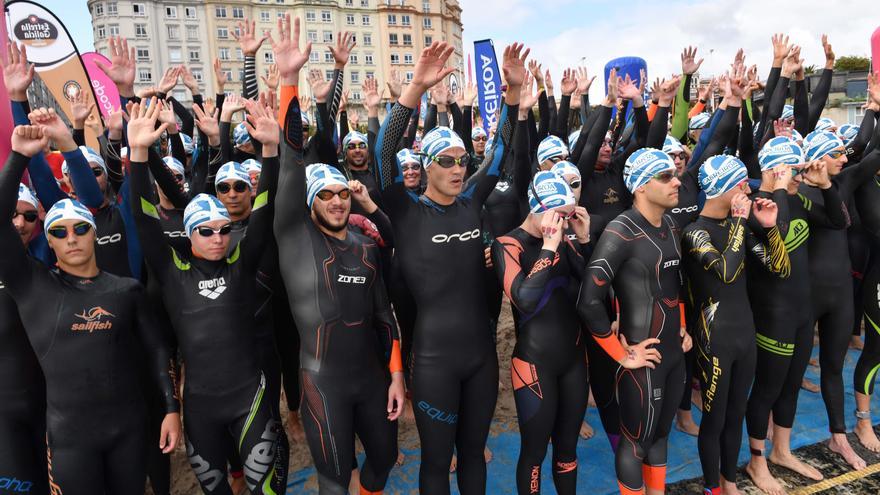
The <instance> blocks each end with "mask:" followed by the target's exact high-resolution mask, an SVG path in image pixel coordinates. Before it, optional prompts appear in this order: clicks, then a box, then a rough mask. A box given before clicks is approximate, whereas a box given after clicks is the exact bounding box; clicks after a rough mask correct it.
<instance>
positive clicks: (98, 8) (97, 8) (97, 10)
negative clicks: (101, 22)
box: [95, 3, 104, 17]
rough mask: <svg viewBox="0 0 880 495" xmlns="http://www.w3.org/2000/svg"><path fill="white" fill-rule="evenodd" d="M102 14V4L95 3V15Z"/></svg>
mask: <svg viewBox="0 0 880 495" xmlns="http://www.w3.org/2000/svg"><path fill="white" fill-rule="evenodd" d="M102 15H104V4H103V3H96V4H95V17H100V16H102Z"/></svg>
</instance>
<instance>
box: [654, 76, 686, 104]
mask: <svg viewBox="0 0 880 495" xmlns="http://www.w3.org/2000/svg"><path fill="white" fill-rule="evenodd" d="M680 83H681V76H680V75H678V74H675V75H674V76H672V78H671V79H669V80H668V81H667V80H666V79H664V80H663V82H661V83H660V86H659V87H658V89H657V92H656V93H655V95H656V96H655V98H656V99H657V102H658V104H659V105H660V106H661V107H668V106H671V105H672V101H673V100H675V93H676V91H678V85H679V84H680Z"/></svg>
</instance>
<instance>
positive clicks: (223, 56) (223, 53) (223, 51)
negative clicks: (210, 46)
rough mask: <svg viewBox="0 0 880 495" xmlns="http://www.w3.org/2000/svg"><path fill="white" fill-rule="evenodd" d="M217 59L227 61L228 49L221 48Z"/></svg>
mask: <svg viewBox="0 0 880 495" xmlns="http://www.w3.org/2000/svg"><path fill="white" fill-rule="evenodd" d="M219 57H220V60H229V48H221V49H220V53H219Z"/></svg>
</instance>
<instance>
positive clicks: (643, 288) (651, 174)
mask: <svg viewBox="0 0 880 495" xmlns="http://www.w3.org/2000/svg"><path fill="white" fill-rule="evenodd" d="M624 180H625V183H626V186H627V188H628V189H629V191H630V192H631V193H632V194H633V195H634V197H635V201H634V204H633V208H632V209H630V210H627V211H625V212H624V213H622V214H620V215H619V216H618V217H617V218H615V219H614V220H612V221H611V222H610V223H609V224H608V226H607V227H606V230H605V232H604V233H603V235H602V237H601V238H600V239H599V242H598V244H597V246H596V248H595V249H594V251H593V255H592V258H591V261H590V263H589V265H588V266H587V270H586V274H585V275H584V277H583V281H582V283H581V290H580V295H579V297H578V312H579V313H580V317H581V319H582V321H583V322H584V324H585V325H586V327H587V329H588V330H589V331H590V332H591V333H592V335H593V338H594V339H596V341H597V342H598V343H599V345H600V346H601V347H602V348H603V349H604V350H605V352H606V353H608V355H609V356H611V357H612V359H614V360H615V361H617V362H618V363H619V364H620V367H619V368H618V370H617V376H616V380H615V383H616V389H617V390H616V393H617V398H618V402H619V404H620V432H621V437H620V440H619V442H618V444H617V451H616V462H615V465H616V471H617V480H618V487H619V488H620V492H621V493H622V494H626V495H635V494H640V493H642V492H643V491H644V490H645V489H646V488H647V490H648V492H649V493H662V492H663V490H664V488H665V478H666V441H667V437H668V435H669V430H670V428H671V427H672V421H673V419H674V418H675V411H676V409H677V408H678V402H679V400H680V398H681V394H682V393H683V391H684V380H685V370H684V359H683V353H684V352H686V351H687V350H688V349H690V346H691V341H690V337H689V336H688V335H687V333H686V332H685V331H684V329H683V328H681V327H680V325H679V321H680V318H679V292H680V288H681V275H680V273H679V272H680V267H679V264H680V260H681V249H680V244H679V232H678V229H677V228H676V226H675V224H674V223H673V221H672V219H671V218H670V217H669V215H666V214H665V212H666V210H667V209H669V208H671V207H673V206H675V205H676V204H678V187H679V185H680V182H679V180H678V178H676V176H675V164H674V163H673V162H672V159H671V158H669V155H667V154H666V153H663V152H662V151H660V150H657V149H653V148H643V149H641V150H638V151H636V152H635V153H633V154H632V156H630V157H629V158H628V159H627V161H626V167H625V169H624ZM612 286H613V287H614V291H615V293H616V295H617V297H618V298H619V300H620V307H621V313H620V326H619V336H618V335H617V334H615V332H614V331H613V330H612V328H611V320H610V318H609V315H608V311H607V309H606V298H607V293H608V291H609V290H610V289H611V287H612Z"/></svg>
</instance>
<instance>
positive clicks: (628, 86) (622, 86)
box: [617, 74, 641, 100]
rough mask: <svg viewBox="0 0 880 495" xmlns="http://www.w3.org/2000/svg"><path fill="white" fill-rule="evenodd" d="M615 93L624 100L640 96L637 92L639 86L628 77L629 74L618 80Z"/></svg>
mask: <svg viewBox="0 0 880 495" xmlns="http://www.w3.org/2000/svg"><path fill="white" fill-rule="evenodd" d="M617 93H618V94H619V95H620V97H621V98H623V99H624V100H633V99H635V98H638V97H640V96H641V93H640V92H639V87H638V86H636V82H635V81H633V80H632V78H631V77H629V74H627V75H626V77H625V78H624V79H623V80H622V81H620V82H619V83H618V85H617Z"/></svg>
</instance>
